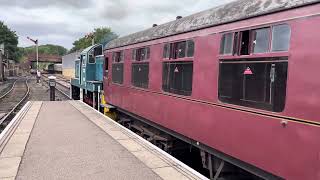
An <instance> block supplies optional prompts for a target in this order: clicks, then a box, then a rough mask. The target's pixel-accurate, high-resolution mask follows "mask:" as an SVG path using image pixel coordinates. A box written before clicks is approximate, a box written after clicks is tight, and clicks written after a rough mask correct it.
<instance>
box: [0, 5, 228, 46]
mask: <svg viewBox="0 0 320 180" xmlns="http://www.w3.org/2000/svg"><path fill="white" fill-rule="evenodd" d="M231 1H233V0H184V1H181V0H160V1H155V0H137V1H133V0H131V1H130V0H0V20H1V21H4V23H5V24H7V25H8V26H9V27H10V28H11V29H12V30H14V31H16V32H17V34H18V36H19V45H20V46H30V45H32V44H31V43H30V42H29V41H28V40H27V38H26V37H27V36H30V37H33V38H38V39H39V42H40V44H48V43H50V44H58V45H61V46H64V47H66V48H68V49H70V48H71V47H72V43H73V42H74V41H75V40H77V39H78V38H80V37H82V36H83V35H85V34H86V33H87V32H90V31H92V30H93V29H94V28H97V27H103V26H107V27H110V28H111V29H112V30H113V31H114V32H115V33H117V34H119V35H120V36H123V35H127V34H131V33H134V32H137V31H140V30H143V29H146V28H149V27H151V26H152V24H162V23H165V22H168V21H172V20H174V19H175V17H176V16H178V15H181V16H187V15H191V14H194V13H197V12H199V11H202V10H206V9H209V8H212V7H215V6H218V5H221V4H224V3H228V2H231Z"/></svg>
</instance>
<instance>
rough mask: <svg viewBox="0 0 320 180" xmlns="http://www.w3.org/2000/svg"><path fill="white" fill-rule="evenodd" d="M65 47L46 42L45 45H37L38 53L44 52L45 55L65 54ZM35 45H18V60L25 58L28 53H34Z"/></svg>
mask: <svg viewBox="0 0 320 180" xmlns="http://www.w3.org/2000/svg"><path fill="white" fill-rule="evenodd" d="M67 51H68V50H67V49H66V48H64V47H62V46H58V45H53V44H46V45H40V46H39V54H45V55H58V56H63V55H65V54H67ZM35 53H36V50H35V46H29V47H25V48H22V47H19V51H18V56H19V57H20V59H19V60H20V61H24V60H26V57H27V56H28V54H35Z"/></svg>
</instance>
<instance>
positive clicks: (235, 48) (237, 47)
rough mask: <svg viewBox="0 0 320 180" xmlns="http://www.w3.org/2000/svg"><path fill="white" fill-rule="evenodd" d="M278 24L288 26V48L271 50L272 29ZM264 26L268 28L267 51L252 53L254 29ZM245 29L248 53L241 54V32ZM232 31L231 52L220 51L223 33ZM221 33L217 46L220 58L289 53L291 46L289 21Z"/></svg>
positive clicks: (227, 32)
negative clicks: (247, 38) (223, 52)
mask: <svg viewBox="0 0 320 180" xmlns="http://www.w3.org/2000/svg"><path fill="white" fill-rule="evenodd" d="M280 25H286V26H288V27H289V30H290V36H289V42H288V43H289V44H288V50H285V51H273V50H272V48H273V47H272V44H273V38H274V37H273V30H274V27H275V26H280ZM264 28H269V47H268V51H267V52H263V53H254V52H253V51H254V44H253V42H254V33H253V32H254V31H256V30H259V29H264ZM245 31H249V37H250V38H249V54H248V55H241V42H242V34H243V32H245ZM230 33H232V36H233V38H232V52H233V53H232V54H222V53H221V44H222V40H223V36H224V35H225V34H230ZM220 34H221V36H220V37H221V38H220V46H219V47H220V48H219V52H218V56H219V57H220V58H224V59H234V58H243V57H246V58H248V57H251V56H252V57H256V56H270V55H271V54H289V52H290V47H291V38H292V28H291V25H290V24H289V23H277V24H270V25H265V26H256V27H252V28H246V29H238V30H232V31H226V32H222V33H220ZM236 34H238V37H237V41H236V39H235V37H236V36H235V35H236Z"/></svg>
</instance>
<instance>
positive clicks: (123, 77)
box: [108, 50, 125, 86]
mask: <svg viewBox="0 0 320 180" xmlns="http://www.w3.org/2000/svg"><path fill="white" fill-rule="evenodd" d="M116 53H118V54H119V59H120V61H115V60H116V58H115V54H116ZM111 57H112V63H111V82H112V84H116V85H120V86H121V85H123V84H124V79H125V73H124V72H125V50H119V51H114V52H111ZM109 63H110V62H109ZM119 64H122V66H123V67H122V83H118V82H114V80H113V78H114V76H113V70H114V69H113V67H114V65H119ZM108 71H110V69H109V70H108Z"/></svg>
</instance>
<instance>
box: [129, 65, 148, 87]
mask: <svg viewBox="0 0 320 180" xmlns="http://www.w3.org/2000/svg"><path fill="white" fill-rule="evenodd" d="M142 64H144V65H147V66H148V74H147V79H148V83H147V86H146V87H140V86H136V85H134V82H133V73H134V71H133V67H134V66H135V65H142ZM149 77H150V63H149V62H148V61H138V62H133V63H132V64H131V82H130V83H131V87H133V88H138V89H149V87H150V78H149Z"/></svg>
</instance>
